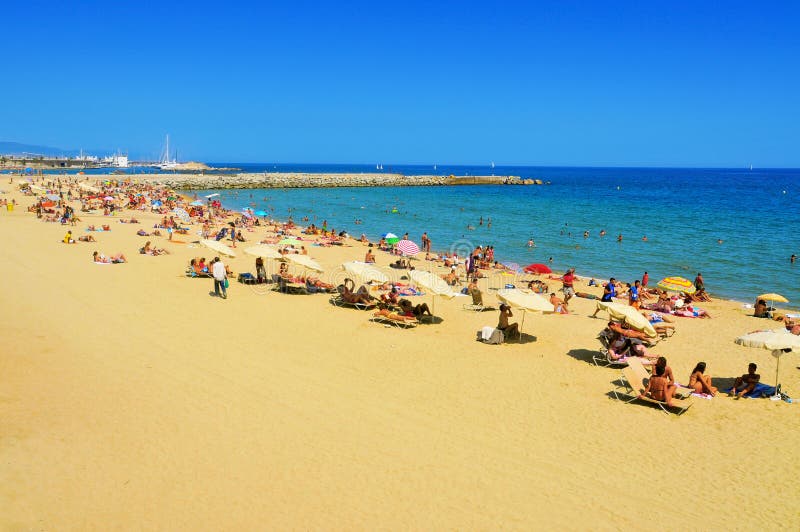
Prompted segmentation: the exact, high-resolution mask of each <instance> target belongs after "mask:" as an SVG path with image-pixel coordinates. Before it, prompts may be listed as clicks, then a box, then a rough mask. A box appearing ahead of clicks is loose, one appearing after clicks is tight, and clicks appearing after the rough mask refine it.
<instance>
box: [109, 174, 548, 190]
mask: <svg viewBox="0 0 800 532" xmlns="http://www.w3.org/2000/svg"><path fill="white" fill-rule="evenodd" d="M115 177H119V176H115ZM137 177H138V176H137ZM147 179H148V180H151V181H154V182H157V183H161V184H163V185H166V186H168V187H170V188H173V189H176V190H185V189H198V190H207V189H227V188H335V187H426V186H428V187H430V186H446V185H537V184H539V185H540V184H543V183H542V181H540V180H533V179H521V178H519V177H516V176H452V175H451V176H435V175H402V174H372V173H370V174H311V173H258V174H253V173H242V174H156V175H152V174H151V175H148V176H147Z"/></svg>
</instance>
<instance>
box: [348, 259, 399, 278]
mask: <svg viewBox="0 0 800 532" xmlns="http://www.w3.org/2000/svg"><path fill="white" fill-rule="evenodd" d="M342 269H343V270H344V271H346V272H347V273H349V274H352V275H355V276H356V277H359V278H360V279H361V280H362V281H364V282H369V281H377V282H379V283H385V282H387V281H388V280H389V276H388V275H386V274H385V273H383V272H382V271H380V270H379V269H378V268H376V267H375V266H373V265H372V264H368V263H366V262H357V261H354V262H345V263H344V264H342Z"/></svg>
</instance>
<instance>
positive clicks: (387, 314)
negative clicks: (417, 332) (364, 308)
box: [374, 308, 417, 322]
mask: <svg viewBox="0 0 800 532" xmlns="http://www.w3.org/2000/svg"><path fill="white" fill-rule="evenodd" d="M374 316H383V317H384V318H386V319H390V320H393V321H399V322H408V321H411V322H414V321H417V318H415V317H414V316H413V315H412V316H406V315H404V314H398V313H396V312H392V311H391V310H389V309H385V308H382V309H379V310H378V311H376V312H375V314H374Z"/></svg>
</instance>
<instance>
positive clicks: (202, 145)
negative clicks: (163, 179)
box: [0, 0, 800, 167]
mask: <svg viewBox="0 0 800 532" xmlns="http://www.w3.org/2000/svg"><path fill="white" fill-rule="evenodd" d="M72 4H75V5H72ZM798 6H800V2H793V1H786V2H770V1H760V2H737V1H719V2H713V1H692V2H682V1H671V2H646V1H635V2H588V1H587V2H570V1H545V2H503V1H498V2H469V1H458V2H434V1H429V2H416V1H406V2H384V3H380V2H377V1H373V2H348V1H337V2H328V3H317V2H304V1H294V0H292V1H288V0H283V1H281V2H253V3H252V4H248V3H247V2H231V3H228V2H213V3H212V2H208V3H206V2H203V1H193V2H185V3H183V2H170V1H161V2H148V1H138V2H130V3H128V2H116V1H111V0H108V1H107V2H103V3H99V2H98V3H95V2H81V3H80V5H78V3H73V2H63V1H62V0H59V1H57V2H56V1H50V2H48V1H44V2H36V1H31V2H8V3H6V4H5V5H4V6H3V12H2V16H3V20H4V22H3V24H2V26H1V27H0V50H2V54H0V61H2V70H0V71H1V72H2V74H1V75H0V140H6V141H17V142H24V143H29V144H44V145H49V146H57V147H61V148H65V149H70V148H76V149H77V148H81V147H83V148H109V149H115V148H120V149H122V150H127V151H129V152H130V153H131V154H132V155H134V154H142V155H148V154H149V155H151V156H153V157H155V156H157V155H158V153H159V150H160V148H161V144H162V143H163V138H164V135H165V134H167V133H169V134H170V138H171V141H172V144H173V146H175V147H177V148H178V150H179V156H180V158H181V160H186V159H195V160H198V159H199V160H205V161H236V162H298V163H310V162H320V163H335V162H351V163H370V164H374V163H377V162H382V163H384V164H392V163H394V164H398V163H411V164H413V163H420V164H432V163H434V162H436V163H439V164H488V163H489V161H495V162H496V163H497V164H498V165H502V164H535V165H602V166H605V165H610V166H640V165H641V166H695V165H696V166H731V167H736V166H745V165H749V164H751V163H752V164H753V165H754V166H757V167H768V166H778V167H800V7H798Z"/></svg>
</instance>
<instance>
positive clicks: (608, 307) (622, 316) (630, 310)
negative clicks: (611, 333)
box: [597, 301, 658, 338]
mask: <svg viewBox="0 0 800 532" xmlns="http://www.w3.org/2000/svg"><path fill="white" fill-rule="evenodd" d="M597 308H598V309H600V310H605V311H607V312H608V315H609V316H610V317H611V318H613V319H615V320H622V321H624V322H625V323H627V324H628V325H629V326H630V327H632V328H633V329H635V330H637V331H639V332H642V333H644V334H646V335H647V336H649V337H650V338H655V337H656V336H658V333H657V332H656V330H655V328H654V327H653V325H652V324H651V323H650V321H649V320H648V319H647V318H645V317H644V315H642V313H641V312H639V311H638V310H636V309H635V308H634V307H631V306H629V305H623V304H621V303H615V302H613V301H598V302H597Z"/></svg>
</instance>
